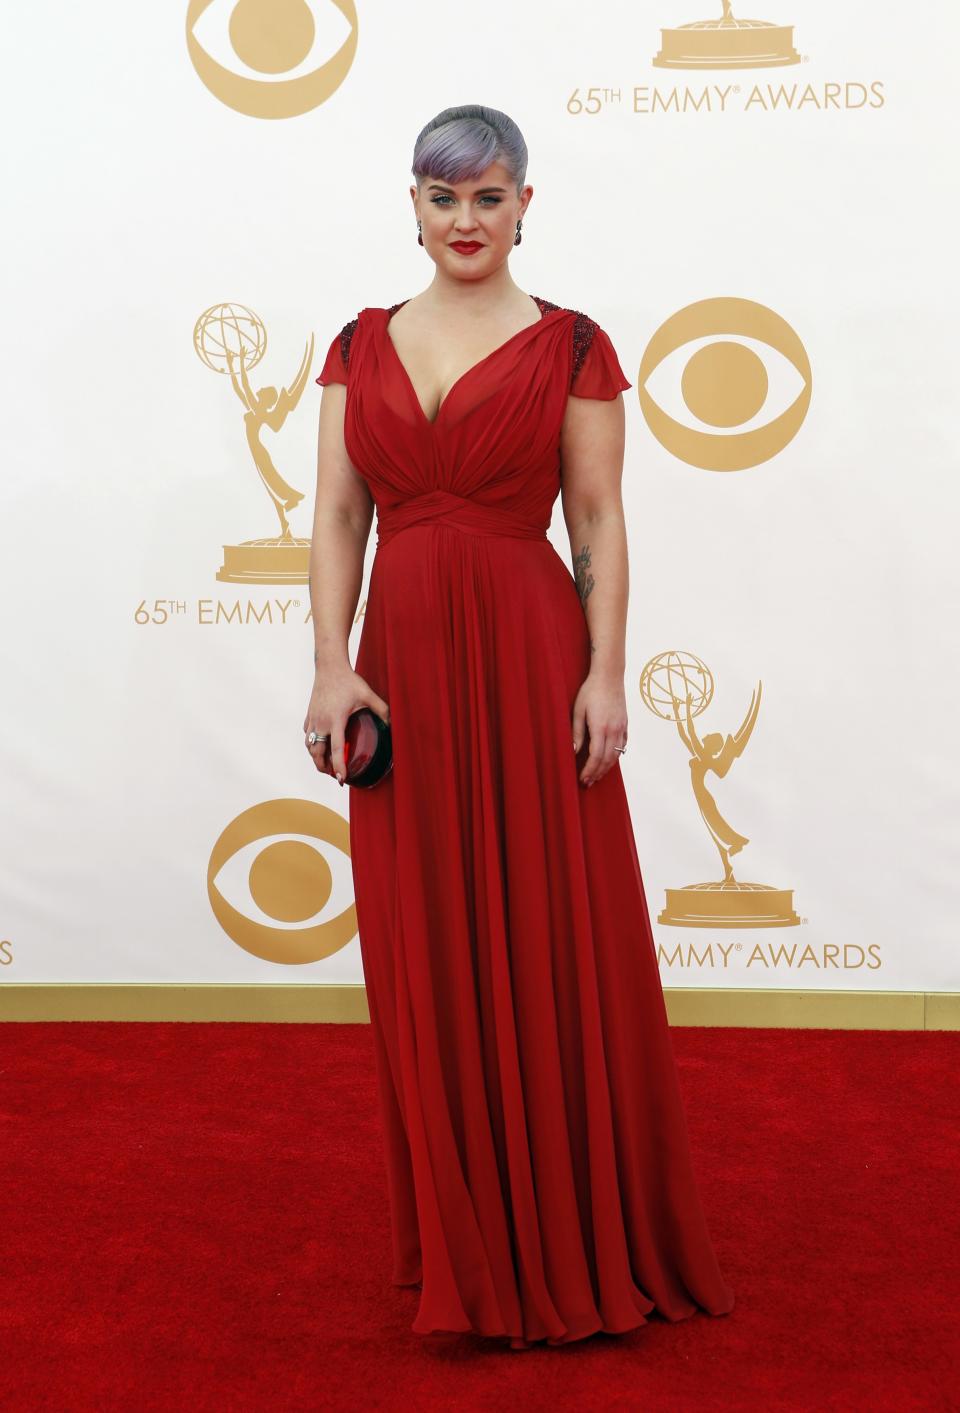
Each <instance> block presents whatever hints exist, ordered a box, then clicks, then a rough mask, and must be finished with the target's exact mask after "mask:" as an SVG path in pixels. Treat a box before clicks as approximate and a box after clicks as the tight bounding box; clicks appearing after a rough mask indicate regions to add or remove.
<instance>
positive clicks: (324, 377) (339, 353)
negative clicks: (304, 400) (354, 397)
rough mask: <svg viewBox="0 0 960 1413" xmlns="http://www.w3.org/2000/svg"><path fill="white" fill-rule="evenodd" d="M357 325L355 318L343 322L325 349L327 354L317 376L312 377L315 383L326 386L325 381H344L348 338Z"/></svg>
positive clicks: (348, 345)
mask: <svg viewBox="0 0 960 1413" xmlns="http://www.w3.org/2000/svg"><path fill="white" fill-rule="evenodd" d="M356 327H357V320H356V319H351V320H350V322H349V323H347V324H344V326H343V328H342V329H341V330H340V332H339V333H338V334H337V335H336V336H335V337H334V339H333V341H332V343H331V344H330V347H329V348H328V349H327V356H326V358H325V359H324V363H323V367H322V368H321V369H320V376H319V378H314V382H315V383H319V384H320V385H321V387H326V385H327V383H345V382H346V381H347V365H348V363H349V361H350V340H351V338H352V337H353V331H354V329H355V328H356Z"/></svg>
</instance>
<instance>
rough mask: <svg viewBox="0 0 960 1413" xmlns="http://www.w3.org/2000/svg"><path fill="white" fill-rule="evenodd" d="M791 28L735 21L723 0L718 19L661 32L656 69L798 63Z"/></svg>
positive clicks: (790, 26) (778, 66) (761, 66)
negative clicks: (721, 10)
mask: <svg viewBox="0 0 960 1413" xmlns="http://www.w3.org/2000/svg"><path fill="white" fill-rule="evenodd" d="M799 62H800V55H799V54H798V53H797V51H796V49H794V47H793V25H775V24H771V23H769V22H768V21H767V20H738V19H735V18H734V16H733V15H732V14H731V11H730V0H723V15H722V17H721V18H720V19H719V20H694V21H693V23H692V24H688V25H680V26H679V27H678V28H677V29H661V31H660V52H659V54H657V56H656V58H655V59H654V60H653V63H654V67H655V68H658V69H774V68H780V67H782V66H783V65H784V64H799Z"/></svg>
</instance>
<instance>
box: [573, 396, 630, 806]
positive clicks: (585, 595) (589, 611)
mask: <svg viewBox="0 0 960 1413" xmlns="http://www.w3.org/2000/svg"><path fill="white" fill-rule="evenodd" d="M625 421H626V419H625V415H624V407H623V397H622V396H618V397H615V398H611V399H609V400H608V399H606V398H581V397H573V396H571V397H569V398H568V399H567V410H566V413H565V415H564V420H563V427H562V429H561V435H560V462H561V468H562V473H561V474H562V481H561V496H562V505H563V518H564V521H565V523H566V527H567V534H568V535H569V537H570V552H571V561H572V566H573V576H574V580H575V582H576V586H577V592H578V593H579V595H580V601H581V603H582V604H583V611H584V614H585V616H586V619H587V627H588V630H589V633H590V671H589V674H588V677H587V679H586V681H585V682H584V684H583V686H582V687H581V689H580V694H579V695H578V697H577V702H576V704H575V707H574V717H573V722H572V726H573V738H574V748H575V749H577V750H579V748H580V746H581V745H582V744H583V732H584V727H586V728H587V730H588V732H589V738H590V755H589V758H588V760H587V762H586V764H585V765H584V767H583V770H582V771H581V775H580V779H581V781H582V783H583V784H585V785H586V784H592V783H593V782H594V781H596V780H599V779H600V778H601V776H603V775H605V774H606V772H607V771H608V770H609V769H610V768H611V766H612V765H613V764H614V762H615V761H616V759H617V753H616V752H615V751H614V749H613V748H614V746H625V745H626V735H627V713H626V703H625V698H624V690H623V674H624V671H625V667H626V627H627V600H628V595H629V566H628V561H627V531H626V525H625V523H624V515H623V501H622V499H621V492H620V483H621V480H622V477H623V452H624V442H625Z"/></svg>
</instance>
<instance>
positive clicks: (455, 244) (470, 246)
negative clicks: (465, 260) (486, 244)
mask: <svg viewBox="0 0 960 1413" xmlns="http://www.w3.org/2000/svg"><path fill="white" fill-rule="evenodd" d="M450 249H451V250H466V251H472V250H482V249H483V242H482V241H479V240H452V241H451V242H450Z"/></svg>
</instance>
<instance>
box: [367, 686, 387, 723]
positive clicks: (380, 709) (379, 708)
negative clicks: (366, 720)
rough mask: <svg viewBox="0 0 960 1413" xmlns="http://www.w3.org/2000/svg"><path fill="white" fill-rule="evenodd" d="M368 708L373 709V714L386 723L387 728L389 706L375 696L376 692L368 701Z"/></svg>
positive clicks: (381, 698)
mask: <svg viewBox="0 0 960 1413" xmlns="http://www.w3.org/2000/svg"><path fill="white" fill-rule="evenodd" d="M370 706H372V707H373V709H374V711H375V712H376V713H377V715H378V716H379V717H380V719H381V721H385V722H386V723H387V725H388V726H389V725H390V708H389V706H388V705H387V703H386V702H385V701H384V700H383V697H378V696H377V694H376V692H374V694H373V697H372V698H371V700H370Z"/></svg>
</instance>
